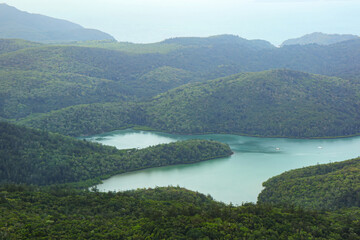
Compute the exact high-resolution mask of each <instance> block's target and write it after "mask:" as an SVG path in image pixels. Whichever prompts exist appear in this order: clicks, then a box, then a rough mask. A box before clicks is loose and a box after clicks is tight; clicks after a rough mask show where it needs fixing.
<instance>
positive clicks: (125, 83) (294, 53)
mask: <svg viewBox="0 0 360 240" xmlns="http://www.w3.org/2000/svg"><path fill="white" fill-rule="evenodd" d="M0 44H3V49H5V50H4V53H3V54H0V76H1V81H0V85H1V90H0V118H3V119H9V120H10V119H12V120H16V121H21V122H25V123H26V124H28V125H29V126H36V127H40V128H45V129H48V130H52V131H57V132H61V133H64V134H71V135H75V134H80V135H82V134H92V133H98V132H102V131H107V130H113V129H115V127H116V128H123V127H127V126H133V125H145V126H148V127H152V128H156V129H160V130H165V131H171V132H181V131H184V132H187V133H195V132H196V133H204V132H214V129H217V130H216V131H218V132H226V133H239V134H251V135H262V136H290V137H327V136H342V135H346V136H348V135H353V134H358V133H359V126H358V124H357V122H358V121H357V120H356V119H357V118H358V109H359V108H358V103H359V101H358V97H357V94H356V91H358V89H359V84H360V83H359V81H358V80H359V79H358V76H360V72H359V69H360V66H358V64H359V63H360V52H359V49H360V47H359V46H360V45H359V44H360V40H350V41H344V42H341V43H337V44H332V45H329V46H320V45H306V46H300V45H296V46H285V47H281V48H275V47H274V46H271V45H270V44H269V43H267V42H264V41H254V40H253V41H249V40H245V39H241V38H239V37H236V36H231V35H223V36H215V37H210V38H175V39H169V40H166V41H164V42H161V43H157V44H155V45H152V47H153V50H154V51H153V52H152V53H146V54H145V53H134V52H132V53H130V52H131V50H129V51H127V52H126V51H125V50H124V51H125V52H124V51H123V50H121V49H117V50H114V49H116V43H110V42H108V43H103V44H104V46H96V47H94V46H93V47H80V46H69V45H67V46H52V45H39V46H33V45H32V43H24V42H22V43H21V44H20V45H21V46H23V47H20V48H21V49H19V50H14V48H13V47H12V46H13V45H16V44H17V40H12V42H11V41H10V42H9V41H3V42H0ZM27 44H28V46H27ZM107 44H111V46H112V47H109V48H108V47H106V46H107ZM163 44H164V45H163ZM95 45H96V43H95ZM130 45H131V44H130ZM24 46H27V47H24ZM119 46H120V45H119ZM160 46H165V47H164V49H166V48H167V47H169V46H172V47H170V48H169V49H168V50H164V49H163V50H161V51H160V52H162V53H159V52H157V50H156V49H161V47H160ZM131 47H134V46H131ZM131 47H130V48H131ZM152 47H151V46H150V47H149V46H148V49H147V50H144V51H145V52H146V51H150V50H151V48H152ZM106 48H108V49H106ZM125 48H126V47H125ZM125 48H124V49H125ZM145 48H146V47H145ZM139 52H141V50H139ZM150 52H151V51H150ZM300 59H301V61H300ZM272 68H289V69H298V70H302V71H308V72H315V73H322V74H326V75H335V76H343V77H344V79H346V80H341V79H337V80H335V78H334V79H332V80H331V79H330V78H329V79H327V80H326V77H320V76H313V75H306V74H300V73H295V72H292V71H285V70H281V71H278V73H279V74H271V72H268V73H259V76H258V77H256V74H255V73H254V74H253V75H252V74H250V75H246V74H245V75H241V74H240V75H237V76H238V77H234V76H230V77H227V78H225V79H228V80H229V81H227V80H221V81H220V80H218V83H216V84H215V82H216V81H215V82H212V83H211V82H207V81H209V80H211V79H213V78H217V77H219V76H227V75H229V74H234V73H238V72H242V71H259V70H263V69H272ZM273 73H274V72H273ZM280 73H281V74H280ZM267 74H269V75H267ZM275 75H278V77H280V75H283V76H284V77H281V79H280V78H278V77H275ZM286 75H289V76H286ZM245 76H248V77H245ZM250 76H254V78H255V79H257V78H261V79H262V80H259V79H257V80H256V81H254V83H255V85H256V84H258V85H257V86H250V85H251V84H252V82H253V81H252V80H251V78H252V77H250ZM235 78H238V79H239V81H235ZM242 78H247V79H248V80H246V81H243V80H241V79H242ZM307 78H310V79H312V80H311V81H310V80H309V79H307ZM230 79H233V80H234V81H233V82H231V81H230ZM347 80H348V81H347ZM193 82H207V83H204V85H202V84H200V85H198V86H197V85H189V86H185V87H183V88H178V89H176V90H172V91H170V92H169V93H167V94H164V95H161V96H160V97H156V99H155V100H153V101H151V100H150V99H151V98H153V97H155V96H156V95H158V94H160V93H164V92H166V91H169V90H171V89H173V88H176V87H179V86H182V85H184V84H188V83H193ZM223 82H224V83H223ZM225 82H227V83H225ZM240 82H241V84H240ZM250 83H251V84H250ZM223 84H224V86H221V85H223ZM213 87H214V89H210V88H213ZM190 88H191V89H193V90H188V89H190ZM202 88H206V89H207V90H206V91H205V92H203V89H202ZM195 89H199V92H197V93H196V92H194V91H196V90H195ZM235 89H236V90H235ZM185 92H186V93H185ZM178 93H179V94H180V95H181V94H185V95H186V96H185V95H183V96H178ZM173 95H174V96H175V95H177V96H175V97H173ZM262 95H263V96H262ZM292 95H293V96H292ZM240 96H241V97H240ZM252 96H254V97H252ZM167 98H168V99H167ZM172 98H174V99H172ZM198 98H199V99H198ZM200 98H201V99H200ZM216 98H219V99H216ZM191 99H192V100H191ZM195 99H196V100H195ZM269 99H270V100H271V101H268V100H269ZM334 99H337V100H336V101H335V100H334ZM60 100H61V101H60ZM272 100H273V101H272ZM125 101H127V103H125ZM130 101H131V103H130ZM133 101H137V103H133ZM144 101H145V102H146V103H145V104H144V103H141V102H144ZM177 101H178V102H177ZM192 101H197V102H194V103H193V104H194V107H193V106H192V105H189V104H192ZM149 102H150V103H149ZM92 103H95V104H96V106H101V107H100V108H102V109H104V111H105V114H104V116H101V117H100V116H99V113H100V111H97V110H96V109H95V111H96V112H97V113H92V112H89V113H84V114H85V115H84V116H90V118H89V119H87V120H85V119H80V118H78V119H76V118H75V117H74V116H73V115H72V114H71V113H70V112H69V108H68V107H72V106H73V107H74V108H70V110H74V109H80V108H81V109H82V111H85V109H89V108H92V109H94V107H92V106H90V105H87V106H86V107H85V108H84V105H81V104H92ZM101 103H109V104H111V103H113V106H111V105H109V104H104V105H102V104H101ZM168 103H174V104H175V103H176V104H179V105H175V106H170V105H168ZM227 103H229V105H227ZM262 103H264V104H263V105H261V104H262ZM184 104H185V105H184ZM200 104H204V106H201V109H199V108H200ZM245 104H246V105H245ZM259 104H260V106H259ZM79 105H81V106H79ZM123 105H124V106H123ZM180 105H183V107H182V108H181V109H180ZM211 105H213V106H216V108H215V107H214V108H210V106H211ZM225 105H226V107H225ZM116 106H121V107H120V109H116ZM127 106H137V107H136V108H135V109H137V110H139V111H138V112H134V111H131V109H129V108H128V107H127ZM250 106H251V107H250ZM265 106H267V107H265ZM294 107H296V108H294ZM262 108H263V109H262ZM123 109H128V110H126V111H125V114H124V115H121V116H120V115H119V114H120V113H121V114H122V113H123ZM195 109H199V112H197V110H195ZM270 109H271V110H270ZM289 109H290V111H288V110H289ZM54 110H58V111H56V112H51V111H54ZM238 110H239V111H238ZM263 110H264V111H263ZM82 111H81V112H82ZM165 111H166V112H165ZM191 111H192V112H191ZM62 112H65V113H66V116H60V115H61V113H62ZM39 113H45V115H41V116H38V114H39ZM194 113H196V115H194ZM54 114H56V115H57V117H59V119H54V118H52V117H51V116H53V115H54ZM74 114H76V115H77V116H81V114H78V113H74ZM94 114H95V115H96V116H94ZM107 114H110V115H107ZM245 114H246V116H245ZM111 116H118V119H119V120H118V121H117V120H115V119H112V118H111ZM184 117H186V118H188V119H186V120H184V119H183V118H184ZM20 118H25V119H23V120H20ZM44 118H46V119H47V120H46V121H45V122H44ZM49 118H50V119H49ZM99 118H101V119H108V120H109V121H111V122H112V124H109V123H108V122H105V123H100V125H97V124H95V123H98V122H100V121H99ZM266 118H269V119H270V121H269V122H266V123H265V125H262V122H261V119H266ZM278 118H279V119H278ZM54 120H56V121H57V123H56V124H55V123H54V122H53V121H54ZM63 120H66V121H65V122H63ZM68 120H71V122H70V121H68ZM253 120H254V121H253ZM39 121H40V122H41V123H40V122H39ZM92 121H94V122H92ZM164 121H166V123H164ZM199 121H201V122H203V123H204V124H201V126H199ZM257 121H258V122H257ZM80 122H82V123H83V122H87V123H86V124H85V125H84V126H80ZM248 122H251V123H252V125H251V124H250V125H248V124H247V123H248ZM273 122H274V123H273ZM339 123H341V124H339ZM42 124H44V125H42ZM256 124H261V125H259V126H255V125H256ZM190 125H192V126H190ZM245 125H247V126H245ZM63 126H65V128H68V130H67V129H63ZM111 126H114V127H113V128H111ZM213 127H215V128H213ZM79 128H80V129H79Z"/></svg>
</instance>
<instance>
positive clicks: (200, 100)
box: [146, 70, 360, 137]
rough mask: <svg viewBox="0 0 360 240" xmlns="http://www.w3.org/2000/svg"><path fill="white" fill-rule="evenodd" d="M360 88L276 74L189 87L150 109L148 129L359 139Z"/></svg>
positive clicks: (163, 97) (330, 80) (294, 74)
mask: <svg viewBox="0 0 360 240" xmlns="http://www.w3.org/2000/svg"><path fill="white" fill-rule="evenodd" d="M358 92H359V87H358V86H357V85H353V84H352V83H351V82H349V81H347V80H343V79H339V78H330V77H325V76H320V75H312V74H307V73H301V72H295V71H288V70H273V71H265V72H260V73H247V74H239V75H233V76H230V77H226V78H221V79H218V80H213V81H208V82H206V83H199V84H193V85H187V86H184V87H180V88H176V89H174V90H171V91H169V92H167V93H165V94H162V95H159V96H158V97H156V98H154V100H153V101H152V102H151V103H150V104H149V107H148V108H147V109H146V110H147V114H148V115H147V116H148V119H147V126H149V127H153V128H155V129H160V130H164V131H170V132H177V133H207V132H216V133H238V134H249V135H259V136H281V137H286V136H292V137H327V136H345V135H352V134H358V133H359V132H360V124H359V123H358V121H357V119H359V117H360V112H359V109H360V98H359V95H358Z"/></svg>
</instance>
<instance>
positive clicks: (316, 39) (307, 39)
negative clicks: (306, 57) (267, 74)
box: [281, 32, 359, 46]
mask: <svg viewBox="0 0 360 240" xmlns="http://www.w3.org/2000/svg"><path fill="white" fill-rule="evenodd" d="M353 39H359V36H356V35H352V34H326V33H321V32H314V33H310V34H306V35H304V36H302V37H299V38H293V39H288V40H286V41H284V42H283V43H282V44H281V46H286V45H306V44H319V45H330V44H334V43H339V42H343V41H348V40H353Z"/></svg>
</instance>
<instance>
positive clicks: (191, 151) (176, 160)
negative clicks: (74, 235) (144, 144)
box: [0, 122, 232, 185]
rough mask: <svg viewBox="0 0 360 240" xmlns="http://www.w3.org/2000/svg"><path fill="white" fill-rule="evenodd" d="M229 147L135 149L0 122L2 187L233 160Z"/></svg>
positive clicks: (195, 144)
mask: <svg viewBox="0 0 360 240" xmlns="http://www.w3.org/2000/svg"><path fill="white" fill-rule="evenodd" d="M231 154H232V152H231V149H230V148H229V146H228V145H226V144H223V143H219V142H215V141H203V140H189V141H180V142H175V143H170V144H160V145H157V146H152V147H148V148H145V149H141V150H137V149H131V150H122V151H119V150H117V149H116V148H114V147H108V146H103V145H100V144H96V143H91V142H87V141H81V140H76V139H72V138H69V137H64V136H61V135H58V134H51V133H48V132H45V131H40V130H33V129H28V128H25V127H20V126H16V125H12V124H9V123H4V122H0V163H1V164H0V183H9V182H13V183H26V184H37V185H49V184H56V183H69V182H78V181H85V180H93V181H96V180H99V179H98V178H99V177H105V176H109V175H113V174H116V173H124V172H128V171H134V170H138V169H143V168H150V167H159V166H165V165H173V164H181V163H183V164H185V163H193V162H199V161H204V160H208V159H212V158H218V157H225V156H229V155H231Z"/></svg>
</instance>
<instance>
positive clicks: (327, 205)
mask: <svg viewBox="0 0 360 240" xmlns="http://www.w3.org/2000/svg"><path fill="white" fill-rule="evenodd" d="M263 185H264V187H265V189H264V190H263V191H262V192H261V193H260V195H259V198H258V201H259V202H260V203H272V204H294V205H296V206H301V207H306V208H313V209H338V208H344V207H360V158H356V159H352V160H348V161H343V162H336V163H330V164H321V165H316V166H311V167H306V168H301V169H296V170H292V171H288V172H285V173H283V174H281V175H279V176H275V177H272V178H270V179H269V180H267V181H266V182H265V183H263Z"/></svg>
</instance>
